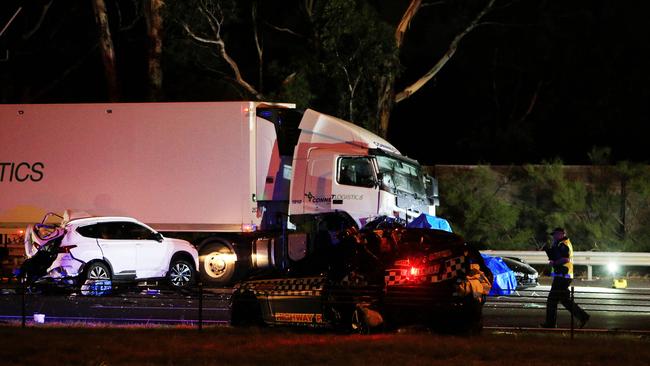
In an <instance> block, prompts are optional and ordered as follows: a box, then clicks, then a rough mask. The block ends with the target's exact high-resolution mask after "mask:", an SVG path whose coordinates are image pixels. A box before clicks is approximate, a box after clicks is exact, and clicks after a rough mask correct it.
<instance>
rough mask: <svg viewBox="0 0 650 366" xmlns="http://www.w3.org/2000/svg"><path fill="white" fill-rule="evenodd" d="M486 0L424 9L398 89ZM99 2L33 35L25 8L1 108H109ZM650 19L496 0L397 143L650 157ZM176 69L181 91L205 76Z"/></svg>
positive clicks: (127, 61) (458, 159) (439, 153)
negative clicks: (95, 9)
mask: <svg viewBox="0 0 650 366" xmlns="http://www.w3.org/2000/svg"><path fill="white" fill-rule="evenodd" d="M48 2H49V1H45V0H39V1H34V2H27V1H20V0H8V1H5V0H3V1H2V4H1V6H0V30H2V28H3V27H4V26H5V24H6V23H7V22H8V20H9V18H10V17H11V16H12V15H13V14H14V11H15V9H16V8H17V7H18V6H21V5H25V4H27V3H32V4H46V3H48ZM486 2H487V1H485V0H465V1H447V2H443V3H442V5H440V4H438V2H434V1H429V2H428V3H434V5H430V6H425V7H424V8H422V9H421V10H420V11H419V13H418V15H417V16H416V18H415V19H414V21H413V23H412V24H411V27H410V29H409V31H408V32H407V34H406V37H405V43H404V46H403V48H402V49H401V52H400V62H401V67H402V72H401V75H400V76H399V78H398V80H397V90H398V91H399V90H401V89H400V88H401V87H404V86H405V85H408V84H410V83H412V82H414V81H415V80H416V79H417V78H419V77H420V76H421V75H422V74H423V73H424V72H426V71H427V70H428V69H429V68H430V67H431V66H432V65H433V64H434V63H435V62H436V61H437V60H438V58H439V57H440V56H441V55H442V54H443V53H444V52H445V51H446V49H447V46H448V45H449V43H450V41H451V39H453V37H454V36H455V35H456V34H458V32H460V31H461V30H462V29H463V27H464V26H466V24H468V22H469V21H470V20H471V17H472V15H473V14H476V13H477V12H478V11H479V10H480V9H481V7H482V6H484V4H485V3H486ZM87 3H89V2H88V1H70V2H66V5H62V3H61V2H60V1H57V0H55V1H54V2H53V5H52V8H51V10H50V13H48V14H47V15H48V16H47V17H46V18H45V19H44V21H43V23H42V25H41V28H40V29H39V30H38V32H36V33H34V34H33V35H31V36H30V37H27V38H26V35H27V34H28V32H29V30H30V29H31V28H30V27H33V26H34V24H36V22H37V21H38V19H39V13H38V12H36V11H33V12H31V13H30V12H27V11H25V12H24V13H23V14H21V16H19V17H17V18H16V19H15V21H14V23H13V24H12V26H11V27H9V28H8V29H7V31H6V32H5V34H3V35H2V36H0V59H2V61H1V62H0V102H3V103H18V102H35V103H43V102H101V101H104V99H105V95H104V94H103V92H102V88H103V81H102V78H103V73H102V70H101V60H100V58H99V54H98V50H97V49H96V48H93V47H94V46H93V44H94V39H95V37H96V34H95V33H94V31H93V29H94V23H93V22H94V19H93V15H92V9H91V8H90V7H89V6H88V5H87ZM107 3H110V1H107ZM371 3H373V4H374V6H376V8H377V9H378V11H379V12H380V14H381V15H382V17H383V18H384V19H385V20H386V21H388V22H390V23H391V24H396V23H397V22H398V21H399V18H400V17H401V14H402V12H403V11H404V9H405V8H406V6H407V5H408V1H406V0H403V1H394V0H390V1H388V0H386V1H381V0H376V1H372V2H371ZM424 3H425V4H426V3H427V1H424ZM460 3H462V4H464V5H463V7H461V6H460V5H458V4H460ZM84 4H85V5H84ZM468 4H469V5H468ZM66 6H67V7H69V8H66ZM649 10H650V6H649V5H647V2H644V1H620V0H609V1H607V0H600V1H599V0H576V1H566V0H546V1H545V0H519V1H517V0H513V1H505V0H497V7H496V8H495V9H494V10H493V11H491V12H490V13H489V14H488V15H487V16H486V18H485V19H484V22H485V23H486V24H484V25H482V26H480V27H478V28H476V29H475V30H474V31H473V32H472V33H470V34H469V35H467V36H466V37H465V38H464V39H463V40H462V41H461V43H460V46H459V48H458V50H457V52H456V54H455V55H454V57H453V58H452V59H451V60H450V61H449V62H448V63H447V65H446V66H445V67H444V68H443V70H442V71H441V72H440V73H439V74H438V75H437V76H436V77H435V78H434V79H433V80H432V81H431V82H429V83H428V84H427V85H426V86H425V87H424V88H422V89H421V90H420V91H418V92H417V93H415V94H414V95H413V96H411V97H410V98H409V99H407V100H405V101H403V102H401V103H399V104H398V105H396V107H395V109H394V111H393V114H392V118H391V129H390V130H389V135H388V139H389V140H390V141H391V142H392V143H393V144H394V145H396V146H397V148H398V149H400V150H401V151H402V152H403V153H405V154H406V155H408V156H410V157H412V158H416V159H418V160H419V161H420V162H422V163H423V164H427V165H433V164H476V163H489V164H520V163H539V162H542V161H544V160H547V161H548V160H552V159H554V158H560V159H562V161H564V162H565V163H567V164H589V163H590V160H589V157H588V153H589V152H590V151H591V150H592V149H593V148H594V147H601V148H602V147H609V148H611V149H612V154H611V162H616V161H619V160H631V161H638V162H646V161H650V149H648V148H647V143H646V136H648V134H647V133H646V132H645V127H646V125H647V123H648V121H649V120H650V107H648V101H649V100H650V92H649V89H650V72H649V71H648V65H650V56H649V55H650V52H649V51H650V49H649V48H650V42H649V41H648V35H650V32H649V30H648V22H647V16H648V14H650V11H649ZM123 15H124V19H123V20H124V23H123V24H120V26H121V27H123V29H127V28H126V27H129V26H132V28H131V30H130V32H131V33H126V32H123V33H120V32H115V38H116V39H117V40H118V42H119V44H120V50H119V53H118V63H119V65H118V66H119V67H120V70H121V75H122V79H121V83H122V85H121V87H122V89H123V91H124V93H123V95H124V101H144V100H145V98H144V97H143V95H144V94H145V91H144V87H143V85H144V81H145V78H144V77H143V73H145V72H146V66H145V63H144V62H141V61H137V62H136V61H134V60H136V59H138V60H143V59H144V58H145V56H146V48H145V47H143V46H142V42H143V39H144V38H145V37H144V33H143V32H140V33H139V34H142V36H133V34H134V32H133V31H132V30H133V29H135V30H137V29H138V28H140V29H142V28H143V23H144V22H143V21H140V22H138V23H135V24H134V25H132V24H128V22H127V20H128V14H123ZM125 35H129V36H128V37H127V36H125ZM269 39H270V40H273V38H269ZM231 47H232V48H233V53H234V54H235V55H237V54H238V50H237V49H236V47H234V46H231ZM126 55H128V57H127V56H126ZM246 70H247V69H246V68H244V71H245V72H246ZM166 72H167V73H166V76H165V77H166V79H165V80H166V81H167V82H169V83H171V82H174V80H186V82H188V85H191V83H190V82H189V81H194V80H197V82H200V81H201V79H206V78H205V77H203V76H202V75H185V74H182V73H181V72H180V71H178V70H166ZM175 72H177V73H178V74H175ZM216 82H219V81H216ZM228 88H230V89H232V87H228ZM228 88H224V90H225V89H228ZM181 89H182V88H180V87H179V88H178V90H175V92H176V94H173V93H170V94H169V95H168V98H169V99H172V100H220V99H219V95H218V94H211V93H209V92H204V90H205V89H202V90H192V89H191V88H188V89H186V90H181ZM233 95H236V94H233V93H231V94H230V95H227V96H225V97H224V96H222V97H221V98H223V99H222V100H227V99H232V97H233ZM288 102H292V101H288Z"/></svg>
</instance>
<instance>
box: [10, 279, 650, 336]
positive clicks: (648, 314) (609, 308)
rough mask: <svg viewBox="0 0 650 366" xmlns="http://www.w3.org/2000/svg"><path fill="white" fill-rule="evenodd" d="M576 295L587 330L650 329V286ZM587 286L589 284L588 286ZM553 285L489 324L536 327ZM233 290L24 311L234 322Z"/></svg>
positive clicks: (33, 297)
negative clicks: (585, 315) (585, 313)
mask: <svg viewBox="0 0 650 366" xmlns="http://www.w3.org/2000/svg"><path fill="white" fill-rule="evenodd" d="M577 285H578V286H576V287H575V298H576V301H577V302H578V304H580V306H582V307H583V308H585V309H586V310H587V311H588V312H589V313H590V314H591V319H590V321H589V323H588V324H587V327H586V328H585V329H588V330H593V331H611V330H625V331H643V332H650V288H649V287H650V286H641V287H629V288H627V289H612V288H609V287H600V286H598V285H600V283H598V282H594V283H587V284H585V283H577ZM585 285H587V286H585ZM548 290H549V286H548V285H541V286H537V287H534V288H530V289H527V290H523V291H518V292H516V293H513V294H511V295H509V296H497V297H490V298H488V302H487V303H486V305H485V307H484V325H485V326H486V327H487V328H503V329H536V328H538V325H539V323H541V322H542V321H543V320H544V314H545V305H546V296H547V295H548ZM0 291H1V292H0V322H1V321H20V320H21V319H22V313H23V308H22V304H23V301H22V299H23V297H22V295H21V292H20V291H16V290H13V289H11V288H3V289H1V290H0ZM229 298H230V290H229V289H205V290H204V295H203V298H202V301H200V300H199V298H198V296H197V293H192V294H181V293H177V292H173V291H167V290H165V289H162V290H160V289H155V288H150V287H142V288H131V289H126V290H121V291H117V292H116V293H114V294H112V295H110V296H105V297H89V296H81V295H77V294H70V293H60V294H27V295H26V296H25V301H24V304H25V305H24V306H25V308H24V309H25V310H24V313H25V314H26V316H27V320H28V323H29V324H32V323H33V314H35V313H40V314H45V322H109V323H139V324H146V323H156V324H161V323H162V324H165V323H168V324H188V325H196V324H197V323H198V320H199V308H202V309H203V311H202V313H201V317H202V322H203V323H205V324H228V322H229V319H230V309H229V307H228V304H229ZM558 325H559V327H561V328H565V329H566V328H569V327H570V325H571V319H570V317H569V314H568V312H567V311H565V310H564V309H563V308H562V306H561V305H560V307H559V310H558Z"/></svg>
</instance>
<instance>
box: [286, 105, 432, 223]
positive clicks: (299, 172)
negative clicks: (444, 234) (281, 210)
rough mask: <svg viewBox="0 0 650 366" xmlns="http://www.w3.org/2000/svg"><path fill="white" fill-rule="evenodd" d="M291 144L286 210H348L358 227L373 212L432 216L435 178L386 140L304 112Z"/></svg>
mask: <svg viewBox="0 0 650 366" xmlns="http://www.w3.org/2000/svg"><path fill="white" fill-rule="evenodd" d="M299 128H300V137H299V139H298V143H297V145H296V147H295V151H294V158H293V164H292V165H293V172H292V173H293V175H292V179H291V188H290V205H289V213H290V214H291V215H294V214H312V213H313V214H318V213H323V212H332V211H345V212H347V213H349V214H350V215H351V216H352V217H353V218H354V219H355V220H356V221H357V224H358V225H359V226H360V227H363V226H364V225H365V224H366V223H367V222H368V221H369V220H371V219H372V218H374V217H377V216H390V217H397V218H399V219H401V220H403V221H405V222H409V221H411V220H412V219H414V218H415V217H417V216H419V215H420V214H422V213H426V214H429V215H433V216H435V211H436V206H437V205H438V198H437V195H438V194H437V182H436V181H435V179H434V178H432V177H430V176H428V175H426V174H425V172H424V171H423V169H422V167H421V166H420V164H419V163H418V162H417V161H415V160H413V159H410V158H408V157H405V156H403V155H401V154H400V152H399V151H398V150H397V149H396V148H395V147H394V146H393V145H391V144H390V143H389V142H388V141H386V140H384V139H382V138H380V137H379V136H376V135H374V134H372V133H371V132H369V131H367V130H365V129H363V128H361V127H359V126H356V125H354V124H352V123H350V122H346V121H343V120H341V119H338V118H335V117H332V116H329V115H325V114H322V113H318V112H315V111H312V110H307V111H306V112H305V113H304V115H303V118H302V121H301V123H300V126H299Z"/></svg>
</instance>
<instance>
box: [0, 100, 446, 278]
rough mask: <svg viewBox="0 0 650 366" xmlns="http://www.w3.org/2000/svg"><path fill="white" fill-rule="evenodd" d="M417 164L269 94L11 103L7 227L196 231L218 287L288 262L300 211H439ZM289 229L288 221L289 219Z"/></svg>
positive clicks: (4, 192) (1, 126)
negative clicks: (67, 212) (78, 218)
mask: <svg viewBox="0 0 650 366" xmlns="http://www.w3.org/2000/svg"><path fill="white" fill-rule="evenodd" d="M436 205H437V188H436V183H435V180H433V179H432V178H430V177H428V176H426V175H425V174H424V172H423V170H422V167H421V166H420V165H419V164H418V163H417V162H416V161H414V160H412V159H409V158H407V157H404V156H402V155H401V154H400V153H399V151H398V150H397V149H396V148H395V147H393V146H392V145H391V144H390V143H388V142H387V141H385V140H384V139H381V138H380V137H378V136H376V135H374V134H372V133H370V132H369V131H367V130H364V129H362V128H360V127H358V126H356V125H354V124H352V123H349V122H346V121H343V120H340V119H337V118H335V117H332V116H329V115H325V114H322V113H318V112H316V111H313V110H307V111H305V112H304V113H302V112H299V111H297V110H295V109H294V106H293V105H291V104H274V103H262V102H200V103H119V104H37V105H32V104H30V105H0V230H2V231H3V232H4V233H5V234H7V233H10V234H13V233H15V232H16V231H17V230H21V229H24V228H25V227H26V226H27V225H28V224H30V223H34V222H38V221H39V220H40V218H41V217H43V216H44V214H45V213H47V212H49V211H61V212H62V211H63V210H64V209H66V208H73V209H78V210H81V211H85V212H88V213H90V214H93V215H98V216H105V215H116V216H133V217H136V218H138V219H140V220H141V221H143V222H145V223H147V224H148V225H150V226H152V227H153V228H155V229H157V230H158V231H161V232H164V233H167V234H168V235H174V236H178V237H183V238H186V239H189V240H190V241H191V242H192V243H194V244H195V245H196V246H197V248H198V250H199V253H200V268H199V270H200V272H201V275H202V278H203V281H204V282H208V283H212V284H225V283H229V282H231V281H232V280H233V279H234V278H236V277H238V276H242V275H244V274H245V273H247V271H249V270H250V269H255V268H261V267H264V266H274V265H277V264H276V263H275V262H276V256H277V253H276V254H274V251H275V249H274V246H275V245H276V241H277V239H276V236H274V235H272V234H269V233H272V232H274V231H275V232H281V230H282V228H283V227H284V226H286V223H287V222H288V220H287V219H288V215H292V214H309V213H325V212H331V211H345V212H347V213H349V214H350V215H351V216H352V217H353V218H354V219H355V220H356V221H357V223H358V224H359V225H363V224H364V223H365V222H366V221H367V220H368V219H370V218H373V217H376V216H380V215H387V216H391V217H400V218H401V219H404V220H407V221H408V220H410V219H412V218H413V217H416V216H418V215H419V214H421V213H427V214H431V215H435V208H436ZM283 225H284V226H283Z"/></svg>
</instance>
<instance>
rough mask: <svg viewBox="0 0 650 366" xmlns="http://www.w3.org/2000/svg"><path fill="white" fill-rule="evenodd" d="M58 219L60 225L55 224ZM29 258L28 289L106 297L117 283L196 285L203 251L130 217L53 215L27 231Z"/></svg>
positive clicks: (20, 274)
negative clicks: (49, 287) (66, 290)
mask: <svg viewBox="0 0 650 366" xmlns="http://www.w3.org/2000/svg"><path fill="white" fill-rule="evenodd" d="M51 218H57V219H56V220H55V221H59V222H58V223H51V222H50V221H51V220H50V219H51ZM25 255H26V257H27V259H26V260H25V261H24V263H23V265H22V266H21V267H20V269H19V270H18V272H17V273H16V275H17V277H21V278H24V279H25V281H26V282H27V284H28V285H39V284H40V285H55V286H59V287H64V288H78V289H80V291H81V293H82V294H83V295H103V294H107V293H108V292H110V291H111V288H112V284H113V282H116V283H118V282H134V281H142V280H150V279H151V280H153V279H155V280H166V281H167V282H168V283H169V284H170V285H171V286H172V287H174V288H187V287H189V286H191V285H192V284H193V283H194V282H195V281H196V276H197V272H196V268H197V266H198V253H197V251H196V249H195V248H194V247H193V246H192V245H191V244H190V243H189V242H187V241H184V240H179V239H171V238H165V237H163V236H162V234H160V233H158V232H156V231H154V230H153V229H151V228H150V227H148V226H147V225H145V224H143V223H141V222H139V221H138V220H136V219H134V218H130V217H94V216H90V215H87V214H80V215H75V214H73V213H71V212H70V211H66V212H65V214H64V216H59V215H57V214H54V213H48V214H47V215H46V216H45V217H44V218H43V220H42V221H41V223H38V224H33V225H29V226H28V227H27V229H26V231H25Z"/></svg>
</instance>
